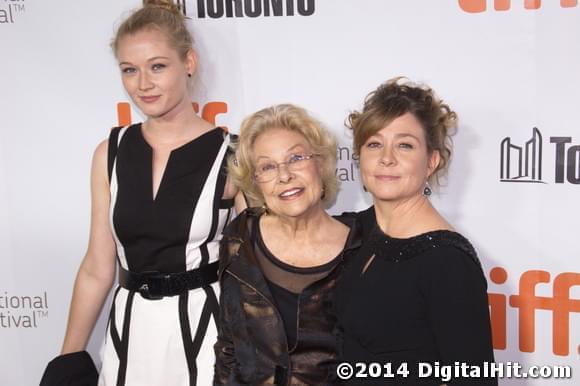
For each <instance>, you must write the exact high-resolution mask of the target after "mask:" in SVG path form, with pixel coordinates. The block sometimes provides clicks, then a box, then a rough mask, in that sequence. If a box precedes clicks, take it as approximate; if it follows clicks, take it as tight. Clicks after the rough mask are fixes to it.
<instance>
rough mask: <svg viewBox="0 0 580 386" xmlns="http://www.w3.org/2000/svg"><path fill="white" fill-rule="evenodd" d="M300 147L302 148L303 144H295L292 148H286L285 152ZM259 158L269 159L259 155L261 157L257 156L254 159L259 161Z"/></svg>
mask: <svg viewBox="0 0 580 386" xmlns="http://www.w3.org/2000/svg"><path fill="white" fill-rule="evenodd" d="M300 146H304V145H303V144H301V143H297V144H296V145H294V146H291V147H290V148H288V149H287V150H286V152H289V151H292V150H294V149H295V148H297V147H300ZM260 158H265V159H271V158H270V157H266V156H265V155H261V156H258V157H257V158H256V161H257V160H259V159H260Z"/></svg>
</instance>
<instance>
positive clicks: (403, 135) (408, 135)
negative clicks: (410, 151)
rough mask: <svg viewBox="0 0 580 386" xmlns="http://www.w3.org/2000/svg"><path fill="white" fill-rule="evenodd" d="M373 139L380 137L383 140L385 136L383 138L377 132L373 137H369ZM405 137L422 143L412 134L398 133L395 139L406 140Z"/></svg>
mask: <svg viewBox="0 0 580 386" xmlns="http://www.w3.org/2000/svg"><path fill="white" fill-rule="evenodd" d="M373 137H380V138H382V137H383V136H382V135H380V134H379V133H378V132H377V133H375V134H373V135H371V136H370V137H369V139H370V138H373ZM404 137H411V138H414V139H415V140H416V141H419V142H421V139H420V138H418V137H417V136H416V135H413V134H411V133H398V134H395V138H397V139H398V138H404Z"/></svg>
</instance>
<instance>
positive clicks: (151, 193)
mask: <svg viewBox="0 0 580 386" xmlns="http://www.w3.org/2000/svg"><path fill="white" fill-rule="evenodd" d="M216 130H221V129H220V127H215V128H213V129H211V130H208V131H206V132H204V133H202V134H200V135H198V136H197V137H195V138H193V139H191V140H189V141H187V142H186V143H184V144H183V145H180V146H177V147H176V148H174V149H171V150H170V151H169V156H168V157H167V162H166V163H165V166H164V168H163V172H162V173H161V179H160V180H159V186H157V191H154V187H153V162H154V161H153V160H154V158H155V157H154V155H155V154H154V153H155V149H153V146H151V144H149V142H147V139H145V135H144V134H143V124H142V123H139V124H138V127H137V131H138V134H139V138H140V139H141V141H143V144H144V145H145V147H146V148H147V150H148V151H149V156H150V159H151V162H150V165H149V170H148V173H147V175H148V176H149V178H148V179H149V181H148V182H149V184H148V185H149V189H150V191H149V194H148V197H149V198H150V199H151V201H152V202H153V203H156V202H157V200H158V198H159V193H160V192H161V188H162V187H163V185H164V181H165V179H166V175H167V169H168V168H169V163H170V162H171V159H172V157H173V154H174V153H176V152H179V151H181V150H183V149H185V148H187V147H189V146H190V145H192V144H193V143H196V142H197V141H198V140H199V139H201V138H203V137H205V136H207V135H209V134H210V133H213V132H214V131H216Z"/></svg>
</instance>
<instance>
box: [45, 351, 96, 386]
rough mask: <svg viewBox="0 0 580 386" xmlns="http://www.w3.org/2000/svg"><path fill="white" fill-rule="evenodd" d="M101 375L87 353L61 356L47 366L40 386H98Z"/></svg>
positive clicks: (81, 352)
mask: <svg viewBox="0 0 580 386" xmlns="http://www.w3.org/2000/svg"><path fill="white" fill-rule="evenodd" d="M98 379H99V373H98V372H97V368H96V367H95V364H94V362H93V359H92V358H91V356H90V355H89V353H88V352H86V351H79V352H74V353H70V354H64V355H59V356H57V357H56V358H54V359H53V360H51V361H50V362H48V365H47V366H46V369H45V370H44V374H43V375H42V380H41V381H40V386H97V381H98Z"/></svg>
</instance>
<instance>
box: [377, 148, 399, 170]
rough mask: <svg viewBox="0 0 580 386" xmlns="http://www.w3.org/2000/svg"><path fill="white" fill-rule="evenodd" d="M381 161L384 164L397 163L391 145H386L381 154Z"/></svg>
mask: <svg viewBox="0 0 580 386" xmlns="http://www.w3.org/2000/svg"><path fill="white" fill-rule="evenodd" d="M380 163H381V164H383V165H384V166H391V165H394V164H395V163H396V158H395V154H394V151H393V149H392V148H391V146H384V147H383V152H382V154H381V159H380Z"/></svg>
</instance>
